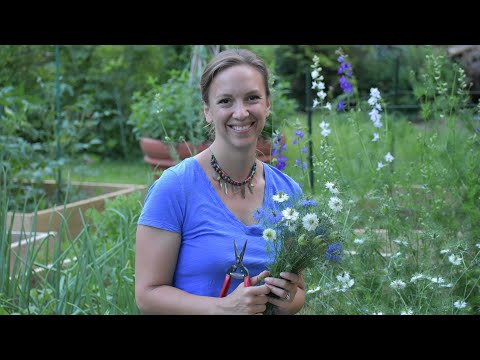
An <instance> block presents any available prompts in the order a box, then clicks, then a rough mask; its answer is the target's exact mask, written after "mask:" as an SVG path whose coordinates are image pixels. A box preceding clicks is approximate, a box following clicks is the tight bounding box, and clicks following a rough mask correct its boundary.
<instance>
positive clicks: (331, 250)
mask: <svg viewBox="0 0 480 360" xmlns="http://www.w3.org/2000/svg"><path fill="white" fill-rule="evenodd" d="M325 256H326V258H327V259H328V260H330V261H332V262H340V261H341V260H342V245H340V244H332V245H330V246H329V247H328V249H327V253H326V254H325Z"/></svg>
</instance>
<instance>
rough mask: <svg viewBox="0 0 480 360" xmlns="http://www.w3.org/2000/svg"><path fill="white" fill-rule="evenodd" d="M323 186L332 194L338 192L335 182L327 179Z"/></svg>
mask: <svg viewBox="0 0 480 360" xmlns="http://www.w3.org/2000/svg"><path fill="white" fill-rule="evenodd" d="M325 188H327V189H328V191H330V192H331V193H332V194H338V193H339V191H338V189H337V188H336V187H335V183H333V182H330V181H327V182H326V183H325Z"/></svg>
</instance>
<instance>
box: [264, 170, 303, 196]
mask: <svg viewBox="0 0 480 360" xmlns="http://www.w3.org/2000/svg"><path fill="white" fill-rule="evenodd" d="M263 167H264V169H265V177H267V176H268V177H269V178H270V183H271V185H272V186H273V187H274V188H275V190H278V191H280V190H281V191H285V192H293V193H301V192H302V189H301V186H300V184H299V183H298V182H296V181H295V180H294V179H293V178H291V177H290V176H289V175H288V174H285V173H284V172H282V171H280V170H278V169H277V168H276V167H275V166H272V165H270V164H267V163H263Z"/></svg>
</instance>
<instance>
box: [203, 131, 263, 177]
mask: <svg viewBox="0 0 480 360" xmlns="http://www.w3.org/2000/svg"><path fill="white" fill-rule="evenodd" d="M210 150H211V152H212V153H213V155H214V156H215V158H216V159H217V162H218V164H219V166H220V167H221V168H222V170H223V171H224V172H226V173H227V174H228V175H229V176H230V177H231V178H232V179H234V180H236V181H243V180H244V179H245V178H247V177H248V175H249V174H250V171H251V170H252V166H253V164H254V162H255V160H256V156H255V155H256V144H255V145H253V146H251V147H250V148H245V149H238V148H237V149H236V148H231V147H228V148H227V147H225V146H223V145H222V144H220V143H219V142H217V141H216V140H215V141H214V142H213V143H212V145H210Z"/></svg>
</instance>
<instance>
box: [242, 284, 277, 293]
mask: <svg viewBox="0 0 480 360" xmlns="http://www.w3.org/2000/svg"><path fill="white" fill-rule="evenodd" d="M240 286H241V285H240ZM247 292H248V294H249V295H254V296H259V295H267V294H270V292H271V290H270V288H269V287H268V286H267V285H266V284H264V285H260V286H250V287H248V288H247Z"/></svg>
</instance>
